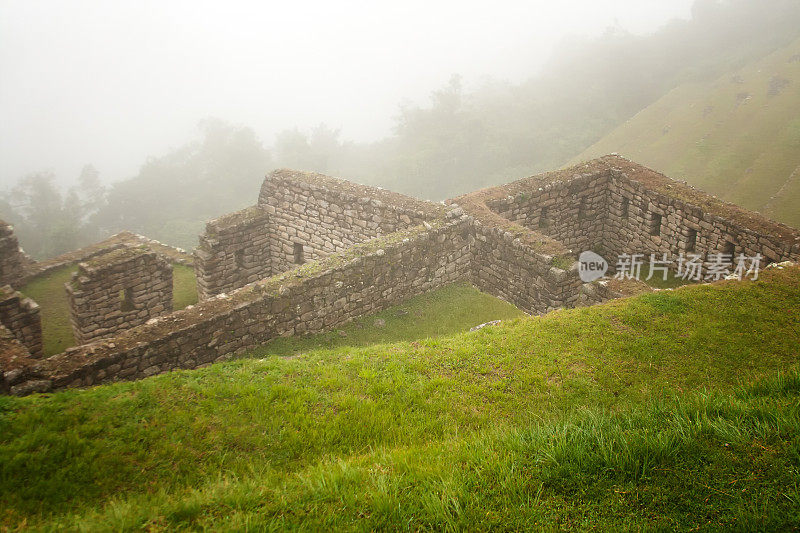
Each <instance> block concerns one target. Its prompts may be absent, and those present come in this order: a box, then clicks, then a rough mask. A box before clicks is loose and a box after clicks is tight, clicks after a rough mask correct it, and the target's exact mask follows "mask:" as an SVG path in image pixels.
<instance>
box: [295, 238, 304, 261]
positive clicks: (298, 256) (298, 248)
mask: <svg viewBox="0 0 800 533" xmlns="http://www.w3.org/2000/svg"><path fill="white" fill-rule="evenodd" d="M305 262H306V256H305V251H304V250H303V245H302V244H300V243H299V242H296V243H294V264H295V265H302V264H303V263H305Z"/></svg>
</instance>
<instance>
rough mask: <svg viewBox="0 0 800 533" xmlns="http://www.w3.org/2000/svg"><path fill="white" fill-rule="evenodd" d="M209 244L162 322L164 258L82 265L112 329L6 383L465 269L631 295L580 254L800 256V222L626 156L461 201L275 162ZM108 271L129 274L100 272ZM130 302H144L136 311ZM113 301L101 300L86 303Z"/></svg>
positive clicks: (272, 325) (286, 331) (542, 306)
mask: <svg viewBox="0 0 800 533" xmlns="http://www.w3.org/2000/svg"><path fill="white" fill-rule="evenodd" d="M200 242H201V245H200V247H199V249H198V250H197V252H196V260H195V268H196V272H197V277H198V286H199V290H200V292H201V293H202V297H203V301H202V302H200V303H199V304H198V305H196V306H192V307H191V308H186V309H183V310H180V311H176V312H173V313H170V314H166V315H164V316H160V317H159V318H158V320H148V318H149V317H152V316H156V315H158V314H161V313H163V312H165V310H168V309H169V306H168V303H167V302H168V300H169V298H166V296H165V295H164V294H163V293H161V292H160V291H161V289H163V290H164V291H166V290H168V287H171V284H170V283H168V282H167V281H166V280H165V279H164V269H163V268H161V269H160V270H159V269H158V268H150V267H146V268H144V270H141V271H138V274H137V275H136V276H130V275H129V274H126V272H127V273H129V272H130V271H131V267H123V266H120V265H121V264H122V263H124V262H125V261H128V260H130V261H134V262H135V261H143V262H144V263H145V264H150V265H152V264H153V263H152V261H153V260H152V259H148V260H145V259H144V257H151V255H149V254H146V253H144V252H142V251H141V250H140V251H139V252H135V251H134V252H131V251H130V249H127V250H117V251H114V252H110V253H107V254H103V255H99V256H97V257H96V258H94V259H92V260H90V261H87V263H85V264H82V265H81V270H80V272H79V273H78V275H77V276H76V277H75V280H74V281H73V282H72V284H71V285H70V288H69V289H68V290H69V291H70V298H71V300H72V305H73V308H74V309H75V311H74V315H75V316H79V315H80V313H85V314H84V315H83V317H82V318H80V319H78V320H76V324H77V326H76V336H78V335H79V334H78V331H79V330H80V331H81V333H80V337H79V339H80V340H79V342H86V341H87V340H88V339H91V338H97V337H99V336H107V335H113V337H110V338H107V339H105V340H100V341H98V342H95V343H93V344H92V345H90V346H78V347H75V348H71V349H69V350H67V351H66V352H64V353H62V354H58V355H55V356H52V357H50V358H47V359H45V360H43V361H41V362H40V363H38V364H36V365H28V366H25V367H24V369H23V370H24V372H23V371H19V372H16V371H15V372H16V373H14V374H13V375H12V376H11V378H9V379H7V380H6V384H5V386H6V387H7V388H8V389H9V390H12V391H20V393H24V392H29V391H31V390H42V389H43V388H51V389H58V388H63V387H78V386H87V385H92V384H96V383H102V382H107V381H114V380H120V379H126V380H127V379H138V378H142V377H147V376H151V375H153V374H157V373H160V372H167V371H169V370H172V369H180V368H196V367H198V366H200V365H204V364H208V363H211V362H214V361H220V360H224V359H227V358H230V357H232V356H233V355H235V354H238V353H242V352H244V351H246V350H249V349H251V348H253V347H255V346H258V345H260V344H263V343H264V342H266V341H268V340H270V339H273V338H275V337H278V336H282V335H295V334H301V333H306V332H316V331H322V330H325V329H328V328H332V327H335V326H336V325H338V324H342V323H345V322H347V321H349V320H352V319H353V318H355V317H357V316H360V315H363V314H367V313H371V312H375V311H379V310H381V309H385V308H386V307H387V306H390V305H393V304H397V303H399V302H401V301H403V300H405V299H407V298H409V297H411V296H415V295H417V294H421V293H423V292H426V291H429V290H432V289H435V288H437V287H441V286H443V285H446V284H448V283H452V282H454V281H458V280H463V281H468V282H470V283H472V284H473V285H475V286H476V287H478V288H479V289H481V290H483V291H485V292H488V293H490V294H493V295H495V296H498V297H501V298H504V299H505V300H508V301H510V302H512V303H514V304H515V305H517V306H518V307H520V308H521V309H523V310H525V311H527V312H528V313H544V312H547V311H549V310H552V309H556V308H562V307H572V306H575V305H582V304H591V303H595V302H600V301H603V300H606V299H609V298H613V297H617V296H618V294H617V293H615V292H614V291H613V290H612V289H609V287H608V285H606V284H604V282H593V283H583V282H582V281H581V279H580V277H579V275H578V264H577V257H578V254H579V253H580V252H582V251H584V250H593V251H595V252H598V253H601V254H603V255H604V256H606V258H607V259H609V261H610V262H611V263H612V265H613V256H614V255H615V254H621V253H629V254H632V253H641V254H647V253H659V254H661V253H665V254H671V255H673V256H674V255H675V254H680V253H682V252H684V253H686V252H692V253H696V254H698V255H700V256H704V257H705V256H708V255H710V254H718V253H723V254H729V255H731V254H735V253H743V254H747V255H755V254H760V255H761V256H763V257H764V259H765V261H764V263H766V262H770V261H784V260H792V261H797V260H799V259H800V233H799V232H798V231H797V230H795V229H793V228H789V227H788V226H785V225H783V224H778V223H776V222H773V221H771V220H768V219H766V218H764V217H762V216H760V215H758V214H756V213H751V212H748V211H745V210H743V209H741V208H738V207H736V206H734V205H731V204H727V203H724V202H721V201H719V200H718V199H716V198H714V197H712V196H709V195H707V194H704V193H702V192H701V191H698V190H696V189H694V188H692V187H689V186H688V185H686V184H684V183H679V182H675V181H673V180H670V179H669V178H666V177H665V176H663V175H661V174H658V173H657V172H654V171H652V170H649V169H647V168H644V167H642V166H640V165H637V164H635V163H632V162H630V161H628V160H626V159H623V158H621V157H618V156H607V157H604V158H601V159H597V160H594V161H591V162H588V163H585V164H582V165H578V166H575V167H572V168H569V169H566V170H562V171H558V172H552V173H547V174H543V175H541V176H534V177H532V178H527V179H524V180H519V181H516V182H514V183H510V184H507V185H504V186H500V187H493V188H489V189H484V190H481V191H477V192H474V193H471V194H467V195H464V196H461V197H459V198H455V199H453V200H451V201H449V202H447V205H439V204H433V203H430V202H424V201H420V200H415V199H413V198H408V197H405V196H403V195H399V194H396V193H391V192H389V191H385V190H382V189H377V188H374V187H365V186H359V185H355V184H353V183H349V182H346V181H344V180H340V179H335V178H329V177H326V176H321V175H319V174H312V173H301V172H294V171H287V170H281V171H276V172H274V173H272V174H271V175H270V176H268V177H267V178H266V180H265V181H264V184H263V186H262V189H261V193H260V196H259V200H258V203H257V205H255V206H253V207H250V208H248V209H245V210H243V211H240V212H238V213H234V214H232V215H228V216H226V217H222V218H220V219H217V220H215V221H212V222H210V223H209V224H208V226H207V228H206V233H205V235H203V236H202V237H201V239H200ZM115 254H116V255H115ZM147 261H151V262H150V263H147ZM764 263H762V266H763V264H764ZM101 274H102V275H101ZM107 276H110V279H113V280H115V281H114V282H113V283H110V284H109V283H105V282H103V283H101V280H102V279H105V278H106V277H107ZM151 279H156V280H160V281H157V282H156V283H155V285H151V286H149V288H148V289H147V290H146V291H144V292H143V296H142V298H146V297H151V298H153V299H152V300H149V301H150V302H156V301H157V302H160V305H159V304H158V303H156V304H151V303H148V304H146V306H147V307H148V309H149V308H150V306H151V305H153V307H154V308H155V309H158V312H156V313H151V314H149V315H147V314H146V313H147V310H146V309H144V307H143V306H144V304H142V303H141V301H139V300H137V297H136V296H135V293H134V292H133V291H135V290H138V289H135V288H134V287H139V286H141V287H144V286H145V285H146V284H147V283H149V280H151ZM134 282H135V283H134ZM136 283H138V284H139V285H136ZM129 287H130V288H131V293H130V296H131V297H130V298H129V299H128V298H126V295H127V292H126V290H125V289H128V288H129ZM158 287H161V289H158ZM95 288H96V290H95ZM156 293H158V294H160V295H161V296H160V299H159V298H156V297H155V296H154V295H155V294H156ZM222 293H225V294H222ZM148 295H149V296H148ZM126 300H129V301H130V302H132V303H133V308H134V310H133V311H128V313H130V314H128V315H126V314H124V312H123V311H122V307H123V305H124V302H125V301H126ZM98 301H99V302H102V304H103V306H105V307H103V308H102V310H95V311H82V310H81V309H83V307H80V306H88V305H89V302H98ZM142 301H143V300H142ZM79 307H80V309H79ZM127 317H135V320H127ZM134 324H138V325H136V326H135V327H133V326H134ZM122 328H130V329H127V330H125V331H122V330H121V329H122ZM84 332H86V333H84ZM115 332H116V333H115ZM47 384H49V385H47Z"/></svg>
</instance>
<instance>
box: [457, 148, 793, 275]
mask: <svg viewBox="0 0 800 533" xmlns="http://www.w3.org/2000/svg"><path fill="white" fill-rule="evenodd" d="M454 202H456V203H459V204H464V206H465V209H466V210H467V212H468V213H470V214H472V213H475V212H476V210H479V206H485V208H488V209H489V210H490V211H492V212H493V213H495V214H496V215H498V216H499V217H500V218H502V219H503V220H506V221H508V222H511V223H514V224H520V225H522V226H524V227H525V228H527V229H529V230H531V231H532V232H534V233H536V234H539V235H540V236H543V237H549V238H551V239H553V240H555V241H557V242H559V243H561V244H562V245H563V246H564V248H565V251H566V252H568V253H569V254H571V255H572V257H573V258H576V257H577V254H579V253H580V252H582V251H584V250H593V251H595V252H598V253H600V254H601V255H603V256H605V258H606V259H607V260H608V261H609V263H610V264H611V267H612V268H613V267H614V265H615V264H616V259H617V257H618V256H619V255H620V254H623V253H627V254H635V253H637V254H643V255H645V256H646V257H648V256H649V254H650V253H655V254H657V255H658V256H659V257H660V256H662V255H663V254H667V257H668V258H670V259H676V258H677V257H678V256H679V254H681V253H684V254H686V253H696V254H699V255H701V256H703V257H706V256H708V255H709V254H719V253H727V254H734V255H738V254H745V255H746V256H755V255H756V254H761V256H762V257H763V258H764V261H763V262H762V264H761V266H762V267H763V266H765V265H766V264H767V263H771V262H780V261H785V260H792V261H797V260H798V259H800V233H798V231H797V230H795V229H793V228H790V227H788V226H786V225H783V224H780V223H777V222H774V221H772V220H769V219H767V218H765V217H762V216H761V215H759V214H757V213H753V212H750V211H746V210H744V209H742V208H740V207H738V206H735V205H732V204H728V203H725V202H722V201H721V200H719V199H717V198H715V197H713V196H710V195H708V194H706V193H704V192H702V191H699V190H697V189H694V188H693V187H690V186H689V185H687V184H685V183H682V182H677V181H674V180H671V179H669V178H667V177H666V176H663V175H662V174H659V173H658V172H655V171H653V170H650V169H648V168H646V167H642V166H641V165H638V164H636V163H633V162H631V161H628V160H626V159H624V158H622V157H619V156H606V157H604V158H601V159H597V160H594V161H591V162H589V163H586V164H583V165H578V166H576V167H573V168H570V169H567V170H563V171H558V172H550V173H546V174H542V175H540V176H534V177H532V178H527V179H524V180H519V181H516V182H513V183H510V184H507V185H503V186H500V187H494V188H490V189H485V190H483V191H478V192H476V193H472V194H468V195H465V196H463V197H459V198H457V199H455V201H454ZM676 265H677V263H674V264H673V268H674V267H675V266H676Z"/></svg>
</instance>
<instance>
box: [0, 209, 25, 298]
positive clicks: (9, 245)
mask: <svg viewBox="0 0 800 533" xmlns="http://www.w3.org/2000/svg"><path fill="white" fill-rule="evenodd" d="M30 262H31V260H30V258H29V257H28V256H27V254H25V252H23V251H22V248H20V247H19V242H18V241H17V237H16V236H15V235H14V229H13V228H12V227H11V226H10V225H9V224H7V223H5V222H3V221H2V220H0V285H11V286H12V287H14V288H19V287H20V286H21V285H22V282H23V280H24V278H25V267H26V266H27V265H28V264H29V263H30Z"/></svg>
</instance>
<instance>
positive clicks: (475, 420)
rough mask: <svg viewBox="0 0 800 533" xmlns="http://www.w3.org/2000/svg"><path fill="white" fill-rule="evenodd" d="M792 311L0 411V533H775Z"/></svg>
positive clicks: (760, 307) (321, 364)
mask: <svg viewBox="0 0 800 533" xmlns="http://www.w3.org/2000/svg"><path fill="white" fill-rule="evenodd" d="M799 308H800V267H796V266H795V267H787V268H775V269H769V270H767V271H764V272H763V273H762V275H761V278H760V279H759V280H758V281H755V282H751V281H747V282H734V281H727V282H720V283H716V284H713V285H700V286H687V287H682V288H680V289H676V290H672V291H661V292H658V293H650V294H643V295H639V296H636V297H632V298H629V299H623V300H615V301H612V302H609V303H608V304H605V305H600V306H594V307H589V308H580V309H572V310H561V311H556V312H552V313H549V314H547V315H544V316H542V317H527V318H519V319H515V320H510V321H504V322H503V323H501V324H500V325H499V326H493V327H487V328H484V329H481V330H479V331H476V332H469V333H463V334H458V335H454V336H451V337H444V338H437V339H431V338H429V339H420V340H416V341H411V342H400V343H395V344H376V345H372V346H367V347H361V348H358V347H346V346H345V347H343V346H340V347H337V348H334V349H317V350H310V351H305V352H303V353H301V354H299V355H294V356H291V357H278V356H274V355H271V351H270V346H269V345H267V346H265V347H263V348H261V349H259V350H258V351H256V352H255V353H253V354H251V355H253V357H251V358H248V359H242V360H237V361H232V362H227V363H221V364H215V365H211V366H210V367H207V368H204V369H200V370H195V371H181V372H172V373H168V374H163V375H159V376H155V377H152V378H148V379H145V380H142V381H137V382H126V383H118V384H113V385H105V386H99V387H94V388H91V389H88V390H68V391H63V392H58V393H54V394H48V395H34V396H30V397H25V398H12V397H0V528H2V527H8V528H10V529H11V530H14V529H17V528H19V529H22V528H29V529H33V530H37V529H41V530H64V529H68V530H86V529H92V530H94V529H113V530H121V529H140V528H146V529H148V530H165V529H179V528H183V529H188V528H192V529H217V530H218V529H240V530H268V529H285V528H293V529H296V528H301V529H320V530H332V529H336V530H341V529H360V530H368V529H381V528H401V527H402V528H404V529H405V528H408V529H412V530H420V529H424V530H427V529H476V528H485V529H489V528H495V529H497V528H501V529H502V528H505V529H509V530H519V529H523V528H526V527H528V528H530V527H534V528H535V527H539V528H542V527H544V528H548V529H556V528H571V529H588V528H592V527H594V528H601V529H608V528H614V529H619V528H620V527H624V528H629V529H643V528H644V529H653V528H655V529H663V528H669V529H697V528H712V529H713V528H721V529H728V530H730V529H771V530H785V529H790V528H792V527H797V524H799V523H800V503H798V502H800V493H799V492H798V487H797V483H796V480H797V476H798V469H800V463H798V457H800V439H798V435H800V422H798V421H800V416H799V415H800V412H798V409H799V407H798V406H800V401H799V400H800V374H798V373H797V370H798V368H800V367H799V366H798V363H800V359H798V356H799V355H800V354H798V346H800V330H798V325H797V317H796V313H795V312H794V311H795V310H797V309H799ZM787 309H788V310H791V311H792V312H786V310H787ZM745 324H746V325H747V328H746V329H745V328H743V327H742V326H743V325H745ZM356 326H357V325H354V326H353V327H354V328H355V327H356ZM290 351H293V350H290ZM283 353H286V352H283Z"/></svg>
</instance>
